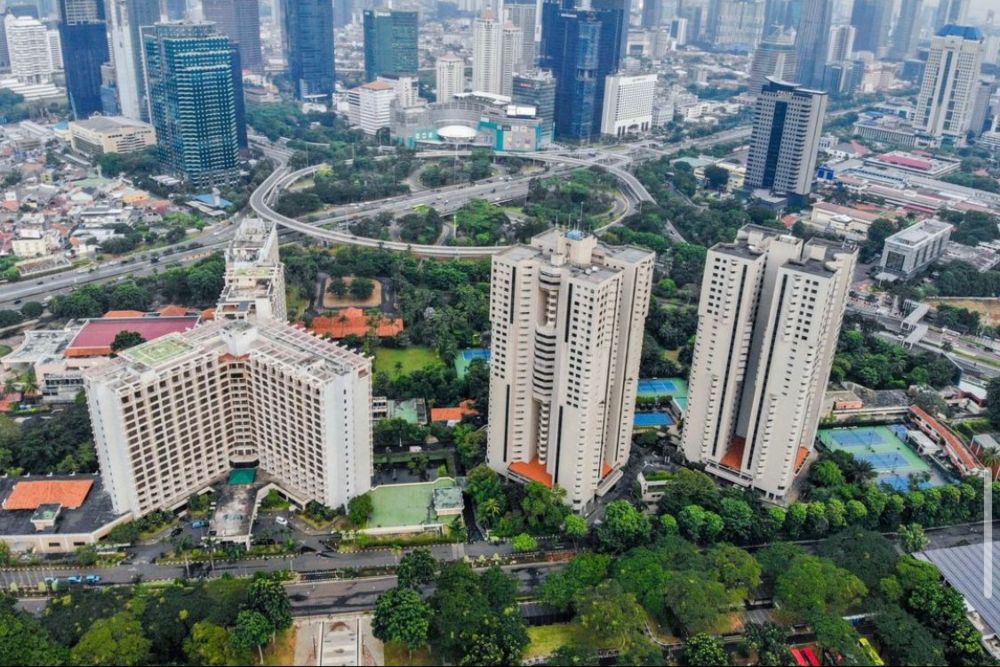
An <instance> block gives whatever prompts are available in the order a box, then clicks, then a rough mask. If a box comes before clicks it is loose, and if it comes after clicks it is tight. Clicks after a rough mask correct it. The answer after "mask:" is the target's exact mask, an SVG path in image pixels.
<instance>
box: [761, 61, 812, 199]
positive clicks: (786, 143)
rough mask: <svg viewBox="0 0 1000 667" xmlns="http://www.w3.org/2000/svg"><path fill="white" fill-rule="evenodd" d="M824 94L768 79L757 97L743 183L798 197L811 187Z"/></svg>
mask: <svg viewBox="0 0 1000 667" xmlns="http://www.w3.org/2000/svg"><path fill="white" fill-rule="evenodd" d="M826 102H827V95H826V93H824V92H822V91H818V90H810V89H808V88H802V87H800V86H797V85H796V84H794V83H788V82H786V81H778V80H776V79H770V80H768V82H767V83H766V84H764V87H763V88H762V89H761V91H760V95H758V96H757V103H756V105H755V106H754V112H753V131H752V132H751V134H750V154H749V156H748V157H747V175H746V187H747V188H750V189H755V190H756V189H766V190H769V191H770V192H772V193H774V194H778V195H789V196H793V197H798V198H804V197H807V196H808V195H809V192H810V190H812V182H813V177H814V176H815V174H816V153H817V151H818V150H819V138H820V135H821V134H822V133H823V116H824V114H825V113H826Z"/></svg>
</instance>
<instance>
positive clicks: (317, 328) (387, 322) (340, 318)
mask: <svg viewBox="0 0 1000 667" xmlns="http://www.w3.org/2000/svg"><path fill="white" fill-rule="evenodd" d="M368 319H369V317H368V315H365V311H363V310H361V309H360V308H344V309H343V310H341V311H340V312H338V313H336V314H335V315H332V316H330V317H327V316H325V315H320V316H319V317H315V318H313V321H312V326H311V327H310V328H311V329H312V331H313V332H314V333H316V334H319V335H321V336H322V335H329V336H331V337H332V338H346V337H347V336H358V337H362V336H365V335H367V334H368V330H369V325H368ZM402 332H403V320H402V319H400V318H395V319H393V318H389V317H386V316H384V315H380V316H379V323H378V325H377V326H376V327H375V335H376V336H378V337H380V338H389V337H392V336H395V335H396V334H399V333H402Z"/></svg>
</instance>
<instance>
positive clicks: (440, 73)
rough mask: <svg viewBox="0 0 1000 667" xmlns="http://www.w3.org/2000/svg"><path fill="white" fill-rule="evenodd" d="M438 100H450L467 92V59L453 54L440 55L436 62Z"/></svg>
mask: <svg viewBox="0 0 1000 667" xmlns="http://www.w3.org/2000/svg"><path fill="white" fill-rule="evenodd" d="M434 70H435V74H436V77H437V78H436V80H435V83H436V85H437V101H438V102H450V101H451V99H452V98H453V97H455V95H457V94H458V93H464V92H465V59H464V58H459V57H458V56H456V55H453V54H447V55H443V56H439V57H438V59H437V61H436V62H435V63H434Z"/></svg>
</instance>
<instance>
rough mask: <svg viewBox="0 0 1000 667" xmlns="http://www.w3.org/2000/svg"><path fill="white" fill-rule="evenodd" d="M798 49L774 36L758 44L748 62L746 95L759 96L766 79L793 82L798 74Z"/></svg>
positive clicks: (787, 41)
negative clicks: (771, 78) (748, 72)
mask: <svg viewBox="0 0 1000 667" xmlns="http://www.w3.org/2000/svg"><path fill="white" fill-rule="evenodd" d="M798 62H799V57H798V49H797V48H796V46H795V45H794V44H793V43H792V42H791V41H789V40H788V39H781V38H780V37H779V36H777V35H774V36H772V37H771V38H769V39H766V40H764V41H763V42H761V43H760V46H758V47H757V49H756V50H755V51H754V52H753V60H752V61H751V62H750V80H749V82H748V83H747V94H748V95H754V96H756V95H759V94H760V89H761V88H763V87H764V84H765V83H767V79H768V77H773V78H775V79H780V80H781V81H794V80H795V75H796V74H797V73H798Z"/></svg>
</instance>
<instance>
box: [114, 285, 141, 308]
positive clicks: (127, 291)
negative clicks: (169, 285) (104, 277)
mask: <svg viewBox="0 0 1000 667" xmlns="http://www.w3.org/2000/svg"><path fill="white" fill-rule="evenodd" d="M108 308H110V309H111V310H140V311H145V310H148V309H149V292H147V291H146V290H145V289H143V288H142V287H139V286H138V285H136V284H135V283H133V282H124V283H121V284H120V285H118V286H117V287H115V288H114V289H113V290H111V294H110V295H109V296H108Z"/></svg>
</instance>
